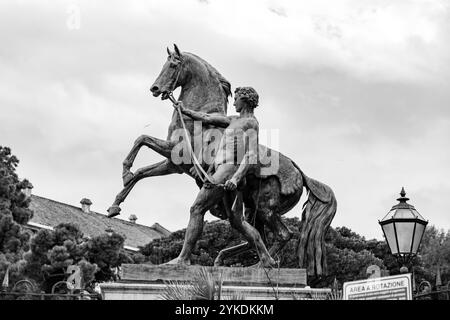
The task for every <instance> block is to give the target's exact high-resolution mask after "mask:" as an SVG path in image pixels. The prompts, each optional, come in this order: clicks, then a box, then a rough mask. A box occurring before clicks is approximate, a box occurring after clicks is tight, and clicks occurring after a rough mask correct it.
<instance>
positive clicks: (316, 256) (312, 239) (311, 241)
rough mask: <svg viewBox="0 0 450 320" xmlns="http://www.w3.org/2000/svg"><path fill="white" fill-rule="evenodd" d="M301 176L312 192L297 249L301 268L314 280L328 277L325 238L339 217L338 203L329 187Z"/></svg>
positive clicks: (304, 206)
mask: <svg viewBox="0 0 450 320" xmlns="http://www.w3.org/2000/svg"><path fill="white" fill-rule="evenodd" d="M295 166H296V167H297V169H298V170H300V168H298V166H297V165H295ZM300 172H301V174H302V178H303V180H304V185H305V187H306V189H307V190H308V200H307V201H306V202H305V203H304V205H303V211H302V221H301V226H300V238H299V241H298V245H297V255H298V259H299V266H300V267H301V268H307V273H308V275H310V276H322V275H326V274H327V260H326V248H325V234H326V232H327V230H328V227H329V226H330V224H331V221H332V220H333V217H334V215H335V214H336V209H337V201H336V197H335V196H334V192H333V190H331V188H330V187H329V186H327V185H326V184H324V183H322V182H319V181H317V180H314V179H312V178H309V177H307V176H306V175H305V174H304V173H303V172H302V171H301V170H300Z"/></svg>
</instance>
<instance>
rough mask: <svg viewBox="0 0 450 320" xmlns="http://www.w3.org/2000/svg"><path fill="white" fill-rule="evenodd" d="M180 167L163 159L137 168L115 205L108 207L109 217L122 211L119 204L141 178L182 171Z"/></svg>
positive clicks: (117, 197)
mask: <svg viewBox="0 0 450 320" xmlns="http://www.w3.org/2000/svg"><path fill="white" fill-rule="evenodd" d="M182 172H183V171H181V170H180V168H179V167H177V166H176V165H174V164H173V163H172V162H171V161H170V160H163V161H161V162H158V163H155V164H152V165H149V166H146V167H143V168H140V169H138V170H136V172H135V174H133V176H132V178H131V180H130V182H129V183H127V185H126V186H125V187H124V188H123V189H122V191H120V192H119V194H118V195H117V196H116V199H115V200H114V203H113V205H112V206H111V207H110V208H109V209H108V212H109V215H108V217H110V218H112V217H114V216H117V215H118V214H119V213H120V207H119V205H120V204H121V203H122V202H123V201H124V200H125V198H126V197H127V196H128V194H129V193H130V191H131V190H132V189H133V187H134V185H135V184H136V183H137V182H138V181H139V180H141V179H144V178H148V177H154V176H164V175H168V174H172V173H182Z"/></svg>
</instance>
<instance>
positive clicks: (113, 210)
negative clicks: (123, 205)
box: [108, 204, 121, 218]
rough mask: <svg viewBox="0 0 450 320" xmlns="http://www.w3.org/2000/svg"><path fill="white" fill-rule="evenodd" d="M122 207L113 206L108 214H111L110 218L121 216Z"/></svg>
mask: <svg viewBox="0 0 450 320" xmlns="http://www.w3.org/2000/svg"><path fill="white" fill-rule="evenodd" d="M120 210H121V209H120V207H119V206H117V205H115V204H114V205H112V206H111V207H109V209H108V212H109V214H108V218H112V217H115V216H118V215H119V214H120Z"/></svg>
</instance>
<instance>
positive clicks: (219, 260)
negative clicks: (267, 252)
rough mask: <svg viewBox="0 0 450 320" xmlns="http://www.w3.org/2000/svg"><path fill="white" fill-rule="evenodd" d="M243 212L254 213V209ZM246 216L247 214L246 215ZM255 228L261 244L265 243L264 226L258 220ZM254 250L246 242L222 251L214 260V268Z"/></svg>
mask: <svg viewBox="0 0 450 320" xmlns="http://www.w3.org/2000/svg"><path fill="white" fill-rule="evenodd" d="M245 211H246V213H247V212H249V211H253V212H254V209H250V208H246V209H245ZM246 216H247V214H246ZM250 219H251V218H250ZM255 228H256V230H258V232H259V234H260V235H261V238H262V239H263V242H264V243H266V239H265V233H264V225H263V224H262V223H261V221H259V220H256V221H255ZM254 249H255V246H254V245H252V244H249V243H248V242H243V243H240V244H238V245H235V246H233V247H229V248H225V249H222V250H221V251H220V252H219V254H218V255H217V257H216V259H215V260H214V266H222V265H223V262H224V260H225V259H229V258H231V257H234V256H236V255H238V254H243V253H245V252H248V251H250V250H254Z"/></svg>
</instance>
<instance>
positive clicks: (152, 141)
mask: <svg viewBox="0 0 450 320" xmlns="http://www.w3.org/2000/svg"><path fill="white" fill-rule="evenodd" d="M174 145H175V143H174V142H173V141H167V140H162V139H158V138H155V137H152V136H147V135H141V136H139V138H137V139H136V141H135V142H134V145H133V147H132V148H131V150H130V152H129V153H128V155H127V157H126V158H125V160H124V161H123V173H122V179H123V185H124V186H127V185H128V184H129V183H131V181H133V178H134V174H133V173H132V172H131V171H130V169H131V167H132V166H133V163H134V160H135V159H136V156H137V154H138V152H139V150H140V149H141V147H143V146H147V147H149V148H150V149H152V150H154V151H156V152H157V153H159V154H160V155H162V156H164V157H166V158H167V159H170V156H171V153H172V148H173V147H174Z"/></svg>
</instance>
